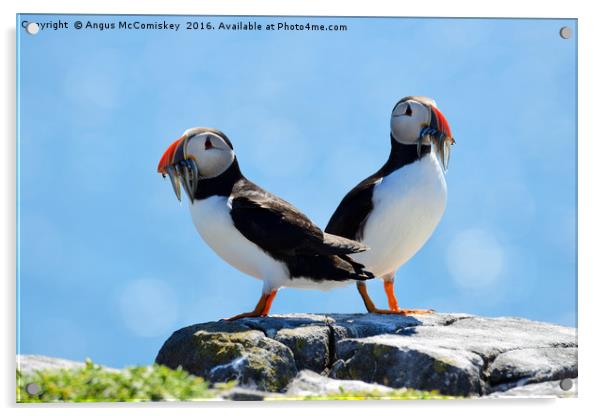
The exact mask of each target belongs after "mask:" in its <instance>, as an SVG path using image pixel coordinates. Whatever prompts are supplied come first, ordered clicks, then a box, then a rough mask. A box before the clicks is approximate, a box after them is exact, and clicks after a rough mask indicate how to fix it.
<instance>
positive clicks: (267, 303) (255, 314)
mask: <svg viewBox="0 0 602 416" xmlns="http://www.w3.org/2000/svg"><path fill="white" fill-rule="evenodd" d="M276 292H278V290H272V291H271V292H270V293H267V294H265V293H262V294H261V297H260V298H259V302H257V306H255V309H253V310H252V311H251V312H244V313H239V314H238V315H234V316H232V317H230V318H225V319H224V321H236V320H237V319H242V318H261V317H264V316H268V313H270V308H271V307H272V302H273V301H274V298H275V297H276Z"/></svg>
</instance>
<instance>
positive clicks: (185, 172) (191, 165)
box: [157, 127, 235, 202]
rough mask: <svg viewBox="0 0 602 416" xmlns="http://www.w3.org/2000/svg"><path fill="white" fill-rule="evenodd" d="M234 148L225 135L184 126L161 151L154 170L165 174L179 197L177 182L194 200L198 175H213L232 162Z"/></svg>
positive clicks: (209, 176) (202, 176)
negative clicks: (184, 129)
mask: <svg viewBox="0 0 602 416" xmlns="http://www.w3.org/2000/svg"><path fill="white" fill-rule="evenodd" d="M234 158H235V156H234V150H233V149H232V145H231V144H230V142H229V140H228V139H227V138H226V135H225V134H223V133H222V132H220V131H218V130H214V129H207V128H204V127H196V128H193V129H189V130H186V131H185V132H184V134H183V135H182V137H180V138H179V139H178V140H176V141H175V142H173V143H172V144H171V145H170V146H169V147H168V148H167V150H166V151H165V152H164V153H163V156H162V157H161V160H160V161H159V166H158V167H157V171H158V172H159V173H161V174H162V175H163V177H165V176H166V175H169V179H170V180H171V184H172V186H173V189H174V192H175V193H176V196H177V197H178V200H180V199H181V192H180V185H183V186H184V190H185V191H186V193H187V194H188V197H189V198H190V201H191V202H193V201H194V195H195V193H196V189H197V186H198V184H199V180H200V179H206V178H215V177H217V176H219V175H221V174H222V173H224V172H225V171H226V170H227V169H228V168H229V167H230V166H231V165H232V163H233V162H234Z"/></svg>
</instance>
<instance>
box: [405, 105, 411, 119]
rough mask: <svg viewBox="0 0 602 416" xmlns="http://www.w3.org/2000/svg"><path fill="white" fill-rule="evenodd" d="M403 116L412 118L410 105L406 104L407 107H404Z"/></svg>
mask: <svg viewBox="0 0 602 416" xmlns="http://www.w3.org/2000/svg"><path fill="white" fill-rule="evenodd" d="M404 116H408V117H411V116H412V106H411V105H410V104H408V106H407V107H406V112H405V113H404Z"/></svg>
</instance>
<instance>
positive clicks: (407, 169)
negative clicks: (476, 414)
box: [324, 96, 455, 315]
mask: <svg viewBox="0 0 602 416" xmlns="http://www.w3.org/2000/svg"><path fill="white" fill-rule="evenodd" d="M390 123H391V125H390V141H391V151H390V153H389V158H388V159H387V161H386V162H385V164H384V165H383V166H382V167H381V168H380V169H379V170H378V171H376V173H374V174H372V175H370V176H369V177H367V178H366V179H364V180H363V181H361V182H360V183H359V184H358V185H357V186H355V187H354V188H353V189H352V190H351V191H349V193H347V194H346V195H345V197H344V198H343V199H342V201H341V202H340V204H339V205H338V207H337V208H336V210H335V211H334V213H333V214H332V217H331V218H330V220H329V222H328V225H327V226H326V228H325V229H324V230H325V232H327V233H331V234H336V235H339V236H342V237H345V238H348V239H352V240H356V241H359V242H361V243H364V244H366V245H367V246H369V247H370V250H369V251H364V252H360V253H355V254H353V255H352V256H351V258H353V260H355V261H358V262H360V263H361V264H363V265H364V266H365V267H366V268H367V269H369V270H370V271H371V272H372V273H374V274H375V275H376V276H377V277H378V278H380V279H382V280H383V282H384V289H385V293H386V295H387V300H388V304H389V308H388V309H379V308H377V307H376V306H375V305H374V303H373V302H372V300H371V299H370V296H369V295H368V291H367V288H366V283H365V282H363V281H358V282H357V289H358V291H359V293H360V295H361V297H362V300H363V302H364V305H365V307H366V309H367V310H368V312H370V313H377V314H400V315H410V314H421V313H432V312H433V310H432V309H401V308H400V307H399V304H398V302H397V299H396V297H395V291H394V282H395V272H396V270H397V269H398V268H399V267H400V266H402V265H403V264H404V263H406V262H407V261H408V260H409V259H411V258H412V257H413V256H414V255H415V254H416V253H417V252H418V250H420V248H421V247H422V246H423V245H424V244H425V243H426V242H427V240H428V239H429V238H430V236H431V235H432V233H433V231H434V230H435V228H436V227H437V224H439V221H440V220H441V217H442V216H443V213H444V211H445V206H446V202H447V183H446V181H445V175H446V172H447V168H448V165H449V158H450V154H451V145H452V144H454V143H455V139H454V138H453V136H452V133H451V129H450V126H449V123H448V122H447V120H446V118H445V116H444V115H443V114H442V113H441V111H440V110H439V109H438V108H437V105H436V103H435V101H434V100H433V99H431V98H428V97H421V96H408V97H404V98H402V99H401V100H399V101H398V102H397V103H396V104H395V106H394V107H393V111H392V113H391V122H390Z"/></svg>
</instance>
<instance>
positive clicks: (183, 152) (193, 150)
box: [157, 127, 374, 320]
mask: <svg viewBox="0 0 602 416" xmlns="http://www.w3.org/2000/svg"><path fill="white" fill-rule="evenodd" d="M157 170H158V172H159V173H161V174H163V176H165V175H168V176H169V177H170V180H171V182H172V185H173V188H174V191H175V193H176V196H177V197H178V199H180V198H181V193H180V192H181V191H180V185H182V186H183V188H184V190H185V192H186V194H187V195H188V198H189V200H190V205H189V206H190V213H191V215H192V221H193V223H194V225H195V227H196V229H197V231H198V232H199V234H200V235H201V237H202V238H203V240H205V242H206V243H207V244H208V245H209V246H210V247H211V248H212V249H213V250H214V251H215V252H216V253H217V254H218V255H219V256H220V257H221V258H222V259H224V260H225V261H226V262H228V263H229V264H230V265H232V266H233V267H235V268H237V269H238V270H240V271H241V272H243V273H246V274H248V275H251V276H253V277H255V278H257V279H260V280H262V281H263V291H262V294H261V297H260V299H259V302H258V303H257V306H256V307H255V309H254V310H253V311H251V312H246V313H241V314H239V315H236V316H233V317H231V318H229V319H230V320H232V319H239V318H244V317H256V316H265V315H267V314H268V313H269V311H270V307H271V304H272V301H273V300H274V297H275V296H276V292H277V291H278V289H279V288H281V287H297V288H318V289H330V288H332V287H336V286H341V285H345V284H349V283H351V282H353V281H364V280H366V279H371V278H373V277H374V275H373V274H372V273H370V272H369V271H368V270H365V269H364V266H363V265H362V264H360V263H358V262H355V261H354V260H352V259H351V258H350V257H349V256H348V255H349V254H352V253H359V252H362V251H364V250H366V249H367V247H366V246H364V245H363V244H360V243H358V242H356V241H351V240H349V239H346V238H343V237H339V236H335V235H330V234H327V233H324V232H323V231H322V230H321V229H320V228H319V227H317V226H316V225H315V224H314V223H312V222H311V220H309V218H307V217H306V216H305V215H304V214H303V213H302V212H301V211H299V210H298V209H297V208H295V207H294V206H293V205H291V204H289V203H288V202H286V201H284V200H282V199H281V198H278V197H277V196H275V195H273V194H270V193H269V192H266V191H265V190H263V189H262V188H260V187H259V186H257V185H255V184H254V183H253V182H251V181H249V180H247V179H246V178H245V177H244V176H243V174H242V173H241V171H240V168H239V165H238V160H237V158H236V155H235V154H234V148H233V147H232V143H231V142H230V140H229V139H228V138H227V137H226V135H225V134H224V133H222V132H221V131H219V130H215V129H210V128H202V127H197V128H192V129H189V130H187V131H186V132H184V134H183V136H182V137H180V138H179V139H178V140H176V141H175V142H173V143H172V144H171V145H170V146H169V147H168V148H167V150H166V151H165V153H164V154H163V157H162V158H161V160H160V162H159V166H158V169H157Z"/></svg>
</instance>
